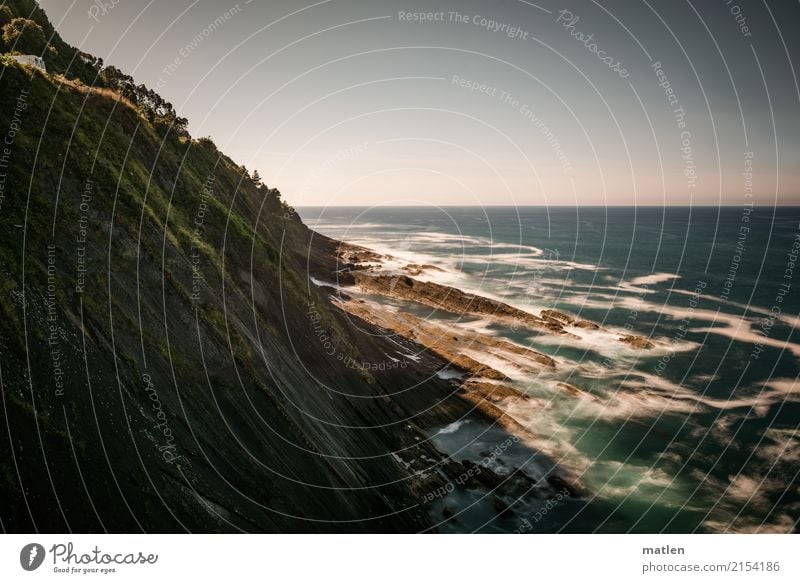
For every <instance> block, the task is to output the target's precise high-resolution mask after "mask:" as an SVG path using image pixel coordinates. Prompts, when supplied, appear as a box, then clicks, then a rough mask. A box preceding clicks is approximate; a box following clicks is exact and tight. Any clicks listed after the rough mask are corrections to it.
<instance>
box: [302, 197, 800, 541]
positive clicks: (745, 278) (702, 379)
mask: <svg viewBox="0 0 800 583" xmlns="http://www.w3.org/2000/svg"><path fill="white" fill-rule="evenodd" d="M297 210H298V212H299V214H300V216H301V217H302V218H303V220H304V221H305V222H306V223H307V224H308V225H309V226H310V227H311V228H312V229H315V230H316V231H318V232H320V233H323V234H325V235H328V236H330V237H333V238H336V239H340V240H343V241H347V242H350V243H354V244H358V245H363V246H365V247H369V248H372V249H374V250H376V251H379V252H384V253H388V254H391V255H393V256H396V257H398V258H401V259H402V260H403V261H407V262H409V263H416V264H430V265H434V266H436V267H438V268H440V269H442V271H441V272H440V271H435V272H433V271H432V272H430V273H428V274H426V275H424V276H421V278H423V279H424V278H425V277H427V278H428V279H430V280H432V281H437V282H439V283H444V284H447V285H451V286H454V287H458V288H460V289H462V290H464V291H469V292H473V293H477V294H480V295H484V296H487V297H491V298H495V299H499V300H502V301H503V302H506V303H508V304H511V305H513V306H515V307H517V308H521V309H523V310H527V311H531V312H533V313H538V312H539V311H540V310H542V309H556V310H559V311H563V312H565V313H568V314H571V315H574V316H580V317H581V318H585V319H588V320H591V321H593V322H596V323H598V324H600V325H601V326H602V328H603V329H605V330H611V331H614V332H616V333H619V332H625V333H630V334H636V335H641V336H645V337H647V338H649V339H650V340H651V341H652V342H653V343H654V345H655V346H654V347H653V348H652V349H650V350H643V351H639V350H637V349H634V348H633V347H630V346H626V345H623V344H622V343H619V342H611V341H609V334H608V333H607V332H604V331H602V330H600V331H594V330H586V331H582V332H581V338H580V339H578V340H575V339H572V338H563V337H559V336H554V335H547V334H540V333H536V332H533V331H531V330H527V329H514V328H511V327H507V326H503V325H500V324H497V323H496V322H491V321H488V320H486V319H481V318H479V317H476V316H457V317H454V316H453V315H452V314H450V315H448V314H442V313H436V312H430V311H429V312H430V313H428V314H426V317H429V318H433V319H437V318H438V319H443V320H447V321H448V324H449V325H453V326H463V327H466V328H469V329H472V330H478V331H481V332H483V333H486V334H491V335H494V336H497V337H499V338H503V339H506V340H509V341H512V342H514V343H517V344H520V345H523V346H527V347H530V348H533V349H535V350H538V351H540V352H543V353H546V354H549V355H551V356H553V357H554V358H555V359H556V360H557V361H558V363H559V366H558V369H557V371H556V372H547V373H543V374H541V375H537V376H536V377H530V376H529V377H524V376H520V375H515V374H514V371H513V370H512V371H505V370H504V371H503V372H506V374H508V376H510V377H511V378H513V381H514V385H515V386H516V387H517V388H518V389H519V390H521V391H523V392H525V393H526V394H528V395H530V396H531V397H532V399H531V402H530V404H522V405H516V406H514V407H513V408H511V409H509V410H508V411H507V412H508V413H509V414H510V415H512V416H513V417H514V418H515V419H516V420H517V421H519V422H520V423H522V424H523V425H525V426H526V427H527V428H528V429H529V431H530V432H531V433H532V434H533V435H534V436H535V442H536V443H537V448H538V449H539V450H540V451H541V452H543V455H546V457H547V458H548V459H549V460H551V461H552V462H553V463H555V464H558V465H559V466H561V467H563V468H565V469H566V470H568V471H569V472H570V473H571V474H572V475H573V476H575V477H576V479H577V481H578V483H579V484H580V485H581V488H582V492H583V496H582V497H581V499H580V500H577V501H576V500H574V499H571V498H564V499H563V500H560V499H559V500H557V501H556V502H554V503H552V504H548V505H547V506H546V507H545V506H542V505H539V506H537V508H538V511H537V512H536V515H535V520H527V521H526V522H527V526H526V527H525V528H526V529H527V530H528V531H531V532H750V531H756V530H757V531H759V532H772V531H778V532H786V531H791V530H793V529H796V527H795V522H796V521H797V519H798V510H800V479H799V478H798V471H800V438H799V437H798V433H797V431H798V425H799V424H800V398H799V396H800V391H798V388H800V383H798V382H797V379H798V372H799V369H800V367H798V358H800V343H798V342H800V338H798V337H797V334H796V332H795V328H796V326H797V324H798V323H799V322H800V320H798V314H799V313H800V293H798V291H800V264H798V263H797V261H798V250H800V208H797V207H778V208H771V207H770V208H766V207H755V208H753V207H747V206H744V207H723V208H716V207H667V208H656V207H639V208H633V207H549V208H544V207H444V208H435V207H426V208H406V207H380V206H378V207H371V208H355V207H331V208H319V207H313V208H312V207H305V208H298V209H297ZM559 382H561V383H568V384H569V385H572V386H574V387H577V388H578V389H579V390H578V391H577V392H576V391H565V390H563V389H560V388H558V386H557V383H559ZM473 425H474V424H473ZM497 439H500V436H495V435H494V434H493V429H492V428H491V427H471V426H470V423H462V424H460V425H458V424H455V425H454V426H452V427H446V428H442V429H441V430H440V431H439V432H438V433H437V435H436V436H435V437H434V441H435V442H436V444H437V447H439V448H440V449H443V450H445V451H448V453H451V455H454V456H456V457H458V456H464V455H467V454H468V453H469V452H470V451H473V450H474V451H483V450H485V449H486V448H488V447H490V446H492V445H493V444H495V441H496V440H497ZM509 455H513V451H509ZM518 461H519V464H520V465H523V466H524V464H525V463H526V460H518ZM534 462H535V460H533V462H531V463H534ZM451 503H452V500H451ZM456 503H457V504H459V505H460V508H459V510H460V511H461V513H460V516H461V521H460V522H459V526H458V527H453V529H454V530H461V531H465V530H466V531H477V532H495V531H498V530H499V531H503V530H514V529H512V528H511V526H509V527H508V528H505V527H503V525H502V524H498V522H497V521H496V520H492V519H491V518H490V516H494V513H492V512H490V511H489V510H487V509H486V508H483V507H482V506H481V503H480V502H479V501H478V500H474V499H471V498H470V497H469V495H468V493H466V494H464V493H462V495H461V496H460V498H459V500H457V501H456ZM519 528H520V527H519V524H518V523H515V529H516V530H519ZM447 529H448V527H445V528H444V530H447Z"/></svg>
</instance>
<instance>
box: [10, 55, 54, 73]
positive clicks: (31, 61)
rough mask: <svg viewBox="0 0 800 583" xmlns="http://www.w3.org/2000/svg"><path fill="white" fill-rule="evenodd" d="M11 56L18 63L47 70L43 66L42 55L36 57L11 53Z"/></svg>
mask: <svg viewBox="0 0 800 583" xmlns="http://www.w3.org/2000/svg"><path fill="white" fill-rule="evenodd" d="M11 58H12V59H13V60H15V61H16V62H18V63H22V64H23V65H28V66H30V67H36V68H37V69H41V70H42V71H44V72H45V73H46V72H47V67H45V66H44V60H43V59H42V57H37V56H36V55H11Z"/></svg>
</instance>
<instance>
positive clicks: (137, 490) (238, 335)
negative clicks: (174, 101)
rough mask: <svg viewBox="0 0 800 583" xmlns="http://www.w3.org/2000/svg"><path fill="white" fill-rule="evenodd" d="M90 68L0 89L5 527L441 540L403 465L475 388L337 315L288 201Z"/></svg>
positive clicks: (0, 480)
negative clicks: (400, 535) (404, 453)
mask: <svg viewBox="0 0 800 583" xmlns="http://www.w3.org/2000/svg"><path fill="white" fill-rule="evenodd" d="M12 6H13V4H12ZM43 17H44V16H43V14H42V13H39V16H38V18H40V19H41V18H43ZM58 42H59V43H61V41H60V40H59V41H58ZM62 45H63V43H62V44H59V45H58V46H59V48H60V49H61V50H62V51H63V50H64V49H63V46H65V45H63V46H62ZM76 63H77V61H76ZM84 64H85V63H84ZM84 64H81V65H80V67H81V75H80V77H82V78H84V80H85V81H86V71H85V70H84V69H85V67H84ZM62 65H63V64H62ZM68 65H69V61H67V66H62V67H61V69H60V70H57V71H56V72H60V73H66V76H65V77H57V76H55V75H54V74H53V73H52V72H51V73H48V74H44V73H42V72H39V71H36V70H32V69H30V68H25V67H22V66H20V65H17V64H12V63H5V65H3V66H2V68H0V134H2V135H0V139H3V140H4V141H5V142H6V143H4V144H2V145H0V148H3V149H0V155H2V160H1V162H2V168H0V172H1V173H2V187H3V190H2V203H1V206H0V274H1V275H0V312H1V313H0V367H1V368H0V374H1V375H2V378H1V379H0V380H1V381H2V408H0V416H1V417H2V419H0V427H2V431H0V455H2V459H3V462H2V474H0V519H2V528H3V529H4V530H6V531H34V530H38V531H45V532H47V531H56V532H65V531H76V532H83V531H104V530H108V531H112V532H114V531H116V532H120V531H121V532H137V531H142V530H143V531H150V532H152V531H162V532H164V531H166V532H183V531H218V530H219V531H233V532H236V531H284V532H292V531H364V530H368V531H397V530H402V531H414V530H419V529H423V528H426V527H428V526H430V523H429V518H428V516H427V514H426V513H425V512H424V511H421V510H420V509H418V508H417V507H416V504H415V502H414V498H413V497H412V494H411V487H412V486H411V485H410V476H409V472H408V471H407V470H406V469H405V468H404V465H403V464H401V463H398V462H397V461H396V459H395V458H394V457H393V456H392V455H391V452H393V451H397V450H403V449H404V448H407V447H409V445H410V444H414V443H415V441H418V440H415V438H417V437H420V436H422V437H423V438H424V436H423V435H422V433H421V432H420V430H418V429H417V425H416V424H415V423H412V422H410V421H407V419H415V420H416V422H419V421H420V419H425V416H426V415H428V416H431V415H437V414H441V413H443V412H445V406H444V405H442V404H441V400H442V399H445V398H446V397H447V394H448V391H449V390H451V389H450V388H449V387H448V386H446V385H445V384H444V383H443V382H441V381H438V380H429V381H425V379H424V378H423V377H422V376H421V375H422V373H420V372H417V370H418V369H415V368H412V367H410V366H407V365H408V364H409V362H408V361H406V362H404V361H402V360H399V361H398V360H393V358H398V357H397V345H395V344H392V342H391V340H389V339H385V338H383V337H382V336H381V335H379V334H377V333H375V331H372V330H370V329H369V327H368V325H366V324H365V323H363V322H360V323H359V322H355V321H352V320H349V319H347V317H346V316H345V315H344V314H343V313H341V312H339V311H338V310H335V309H334V308H333V307H332V306H331V303H330V299H329V298H328V297H327V294H325V293H320V291H318V289H319V288H317V287H316V286H315V285H313V284H312V283H311V282H310V280H309V272H308V270H309V269H312V270H317V271H319V270H323V269H324V268H325V267H326V265H327V264H328V263H329V262H330V261H333V260H335V259H333V255H332V253H333V251H334V246H333V244H332V243H331V242H330V241H327V240H325V239H324V238H321V237H318V236H312V233H311V232H310V231H309V230H308V229H307V228H306V227H305V226H304V225H303V224H302V223H301V222H300V221H299V219H298V218H297V217H296V215H295V214H294V213H293V212H292V210H291V209H290V208H288V207H287V206H285V205H284V204H283V203H282V202H281V201H280V200H279V197H278V196H277V195H276V193H275V192H274V191H270V190H268V189H266V188H264V187H259V186H258V185H256V184H254V183H253V181H252V180H250V179H249V178H248V176H247V174H246V173H245V172H243V169H242V168H241V167H239V166H238V165H236V164H235V163H234V162H233V161H231V160H230V159H229V158H227V157H226V156H224V155H223V154H221V153H220V152H219V151H218V150H217V149H216V148H215V146H214V145H213V143H211V142H210V141H208V140H200V141H196V140H192V139H190V138H188V137H187V136H186V135H181V134H180V133H176V132H174V131H171V130H170V129H169V126H168V125H165V124H155V125H154V124H152V123H150V121H148V120H147V119H146V117H144V116H143V115H142V114H141V111H139V110H138V109H137V108H136V107H135V106H134V105H133V104H131V103H129V102H126V101H124V100H120V99H119V98H117V97H116V96H115V94H114V93H112V92H110V91H107V90H103V91H98V90H94V89H91V88H90V87H89V86H88V85H87V84H85V83H82V82H80V81H78V80H76V79H75V75H73V74H72V72H71V69H70V68H69V66H68ZM76 66H77V65H76ZM327 266H328V267H329V265H327ZM364 363H366V366H365V365H364ZM398 390H400V391H401V392H400V393H398V394H393V395H391V396H390V393H393V392H394V391H398ZM460 406H461V405H458V403H456V404H450V405H448V407H460ZM420 415H422V417H420Z"/></svg>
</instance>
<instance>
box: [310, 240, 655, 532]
mask: <svg viewBox="0 0 800 583" xmlns="http://www.w3.org/2000/svg"><path fill="white" fill-rule="evenodd" d="M314 237H315V238H316V237H319V240H318V241H317V242H318V243H319V247H321V248H323V249H324V251H320V252H319V253H317V254H316V259H317V261H316V265H315V266H314V267H315V269H314V271H313V272H314V274H315V275H316V276H317V277H318V278H319V281H318V285H319V286H320V287H322V288H323V289H324V291H326V292H327V293H328V294H329V297H330V298H331V300H332V303H333V305H335V306H337V307H339V308H340V309H341V310H342V311H343V312H344V313H346V314H347V315H348V317H350V318H354V319H355V321H357V322H361V323H362V324H368V325H369V326H370V327H374V328H377V329H378V330H381V331H382V332H383V334H385V335H386V336H387V337H389V338H393V339H396V340H399V341H402V342H404V343H409V344H410V345H411V346H415V347H416V348H415V349H414V355H415V356H416V357H417V361H418V362H415V366H417V367H419V368H422V369H424V373H425V374H429V375H431V376H433V375H439V376H440V377H441V378H446V379H447V380H448V381H449V382H450V383H451V385H452V387H453V395H454V396H455V397H456V398H457V399H459V400H461V401H463V402H465V403H467V404H468V405H469V406H470V413H469V415H471V416H478V417H479V418H483V419H486V420H488V421H489V422H490V423H492V424H494V426H496V427H498V428H501V429H502V430H503V431H504V432H506V434H507V435H509V436H512V437H513V439H516V440H522V441H523V442H525V443H528V444H531V446H532V447H534V448H535V447H536V437H535V435H534V434H533V432H532V431H531V430H530V428H528V427H526V426H525V425H523V424H522V423H520V422H519V421H517V420H516V419H514V417H513V416H511V415H510V414H509V413H508V412H507V411H508V410H509V409H513V405H514V404H519V403H521V402H527V403H528V404H531V402H532V401H535V398H534V397H531V396H530V395H528V394H526V393H525V392H523V391H522V390H520V389H519V388H517V387H515V386H514V382H515V381H522V380H530V379H535V378H537V377H543V378H544V379H545V381H546V382H549V378H548V374H549V373H553V372H555V371H557V370H558V369H559V363H558V361H557V360H556V359H555V358H553V357H551V356H549V355H547V354H543V353H541V352H539V351H536V350H533V349H531V348H528V347H525V346H521V345H518V344H515V343H512V342H509V341H506V340H503V339H500V338H497V337H495V336H493V335H490V334H486V333H482V332H480V331H475V330H471V329H468V328H466V327H463V326H453V325H447V324H446V323H443V322H442V320H441V319H436V320H435V319H432V318H428V317H422V316H420V315H416V314H418V313H419V312H420V311H423V312H424V311H425V310H424V309H425V308H427V309H432V310H434V311H436V313H441V314H445V315H449V316H451V317H452V316H455V317H459V318H460V317H478V318H481V319H486V320H488V321H490V322H492V323H496V324H499V325H503V326H510V327H513V328H515V329H517V328H525V329H527V330H529V331H532V332H534V333H537V334H546V335H553V336H556V337H558V338H562V339H569V340H580V339H581V336H579V334H578V332H580V331H586V330H589V331H600V332H606V333H608V334H610V335H613V337H614V339H615V341H616V342H619V343H620V344H621V345H627V346H628V347H631V348H635V349H639V350H647V349H650V348H653V346H654V344H653V342H652V341H650V340H648V339H646V338H643V337H639V336H634V335H630V334H625V333H619V334H616V335H614V333H613V332H612V331H608V330H604V328H603V327H602V326H600V325H599V324H597V323H595V322H591V321H589V320H586V319H582V318H578V317H574V316H571V315H569V314H566V313H563V312H560V311H557V310H553V309H545V310H541V311H540V312H539V313H538V314H534V313H530V312H527V311H524V310H521V309H519V308H516V307H514V306H511V305H509V304H507V303H504V302H501V301H499V300H496V299H492V298H487V297H483V296H480V295H476V294H471V293H467V292H464V291H462V290H459V289H457V288H455V287H451V286H447V285H443V284H441V283H437V282H435V281H430V280H429V276H435V275H436V274H437V273H441V272H442V271H443V270H441V269H440V268H438V267H436V266H434V265H429V264H419V263H404V262H402V261H401V260H398V259H397V258H395V257H392V256H390V255H385V254H381V253H378V252H375V251H373V250H371V249H368V248H365V247H361V246H357V245H352V244H349V243H344V242H339V241H335V240H332V239H328V238H327V237H323V236H320V235H319V234H316V233H315V234H314ZM325 255H327V257H330V256H331V255H332V256H334V257H335V265H332V264H330V263H329V262H326V261H320V260H319V258H320V257H323V256H325ZM310 265H311V262H310ZM323 282H328V283H323ZM397 304H399V305H400V307H399V308H398V307H397ZM420 355H424V356H425V359H423V360H424V362H419V360H420V359H419V358H418V357H419V356H420ZM554 386H555V387H556V388H557V389H558V390H562V391H565V392H568V393H570V394H580V395H583V396H586V397H587V398H593V397H592V396H591V394H590V393H587V392H586V391H584V390H582V389H580V388H578V387H575V386H573V385H571V384H568V383H562V382H557V383H555V384H554ZM542 406H543V407H544V406H546V404H545V403H543V404H542ZM428 445H429V444H428ZM429 447H430V448H432V446H430V445H429ZM437 454H438V455H437ZM439 456H441V452H438V451H436V450H435V448H433V449H431V451H428V452H427V453H426V454H424V455H419V456H415V457H414V458H413V459H411V458H409V459H406V457H404V456H403V455H400V456H398V457H399V459H400V460H401V463H403V464H408V469H416V473H415V476H416V479H415V484H414V486H413V489H414V490H415V491H417V492H420V493H423V495H422V497H423V499H424V498H425V496H426V495H425V494H424V493H425V492H428V493H430V492H431V491H436V488H442V487H445V486H446V484H447V483H448V482H447V480H448V476H450V477H452V476H451V474H463V473H466V474H470V477H469V479H468V480H466V481H465V484H462V485H463V486H465V487H478V486H481V484H482V486H483V487H487V486H491V488H490V490H489V494H490V495H491V497H493V498H494V499H495V500H496V502H495V506H496V507H497V508H498V509H500V510H498V512H499V513H500V514H502V515H503V516H507V515H508V513H509V512H512V513H513V511H512V510H511V507H510V506H509V504H513V496H511V494H512V493H513V492H514V491H518V490H519V489H520V487H521V485H522V484H523V483H524V482H526V481H527V490H528V491H529V492H530V491H534V490H536V491H538V494H537V495H536V496H535V497H537V498H541V497H543V498H547V497H549V496H551V495H555V494H554V492H555V491H556V490H558V491H560V492H562V494H563V492H567V493H568V496H570V497H574V498H579V497H580V492H581V490H582V487H581V486H580V484H579V481H578V480H577V479H576V478H575V477H574V476H571V475H570V474H569V471H568V470H567V469H565V468H562V467H560V466H558V465H557V464H554V465H553V467H552V468H551V469H550V470H549V471H548V472H546V475H544V476H538V477H537V476H533V477H532V476H529V475H527V474H526V472H525V471H523V470H522V469H520V468H513V469H512V470H511V478H509V476H500V475H497V474H494V473H493V472H492V470H491V469H490V468H489V467H485V466H480V474H481V477H480V479H479V478H478V477H477V476H472V474H474V473H475V471H474V468H472V470H473V471H472V472H470V469H471V466H470V463H474V462H470V461H469V460H462V461H461V462H457V461H455V460H454V459H453V458H452V457H450V458H445V459H444V460H443V461H442V462H441V463H440V464H434V465H439V466H440V470H441V471H439V472H431V468H430V466H431V464H430V461H431V460H434V459H435V458H436V457H439ZM454 464H455V465H454ZM442 480H444V484H442V483H440V482H441V481H442ZM442 513H443V515H444V518H447V515H452V514H453V513H454V509H453V508H450V507H448V506H447V505H444V508H443V509H442Z"/></svg>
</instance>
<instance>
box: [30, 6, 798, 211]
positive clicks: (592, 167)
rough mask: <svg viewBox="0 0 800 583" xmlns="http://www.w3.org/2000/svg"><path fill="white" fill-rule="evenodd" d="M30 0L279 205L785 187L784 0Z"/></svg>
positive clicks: (701, 198)
mask: <svg viewBox="0 0 800 583" xmlns="http://www.w3.org/2000/svg"><path fill="white" fill-rule="evenodd" d="M40 4H41V5H42V7H43V8H44V9H45V10H46V12H47V13H48V15H49V17H50V19H51V20H52V21H53V23H54V25H55V26H56V27H57V28H58V29H59V31H60V32H61V34H62V36H63V37H64V39H65V40H66V41H67V42H70V43H71V44H74V45H76V46H79V47H81V48H82V49H83V50H85V51H87V52H90V53H92V54H94V55H96V56H99V57H102V58H104V59H105V61H106V63H109V64H114V65H116V66H118V67H120V68H121V69H123V70H124V71H126V72H128V73H130V74H132V75H133V76H134V78H135V79H136V80H137V82H140V83H145V84H146V85H148V86H150V87H153V88H156V89H158V91H159V92H160V93H161V94H162V95H163V96H164V97H165V98H167V99H168V100H170V101H171V102H172V103H173V104H174V105H175V107H176V109H177V110H178V112H179V113H180V114H181V115H183V116H186V117H188V118H189V120H190V126H189V127H190V131H191V132H192V134H193V135H194V136H196V137H199V136H205V135H208V136H211V137H212V138H213V139H214V141H215V142H216V143H217V145H218V146H219V147H220V148H221V149H222V150H223V151H225V152H226V153H227V154H229V155H230V156H231V157H232V158H234V159H235V160H236V161H237V162H240V163H243V164H245V165H246V166H247V167H248V168H251V169H253V168H256V169H258V170H259V172H260V174H261V175H262V177H263V178H264V181H265V182H266V183H267V184H268V185H269V186H276V187H278V188H280V189H281V191H282V192H283V194H284V197H285V198H286V200H287V201H288V202H290V203H291V204H294V205H297V206H304V205H369V204H374V203H383V204H397V205H419V204H425V205H428V204H434V205H475V204H483V205H490V204H534V205H538V204H550V205H559V204H561V205H571V204H594V205H603V204H614V205H617V204H657V205H661V204H714V205H716V204H720V203H722V204H729V205H745V204H748V203H749V202H751V201H752V202H755V203H756V204H775V203H778V204H800V163H799V162H800V143H799V142H800V91H798V85H797V78H796V76H795V75H796V71H795V68H796V67H797V65H798V63H800V4H798V3H797V2H788V1H787V2H783V1H781V2H756V1H752V0H731V1H728V0H718V1H713V0H708V1H702V2H700V1H692V2H687V1H686V0H642V1H639V2H631V1H630V0H628V1H623V0H614V1H604V2H602V3H600V2H594V1H592V0H586V1H584V0H572V1H570V2H568V3H562V2H560V1H556V0H536V1H535V2H528V1H523V0H494V1H489V0H486V1H482V2H478V1H469V0H467V1H465V0H446V1H433V2H430V1H428V2H425V1H421V0H420V1H416V0H409V1H406V0H402V1H388V0H371V1H368V0H364V1H357V0H327V1H315V0H309V1H308V2H297V1H288V0H269V1H260V0H250V1H248V0H240V1H239V2H234V1H232V0H221V1H220V0H169V1H168V2H165V1H161V2H159V1H155V0H104V1H103V0H96V1H95V0H41V2H40ZM420 12H424V13H431V14H428V15H425V16H424V17H422V16H419V15H418V14H415V13H420Z"/></svg>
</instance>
